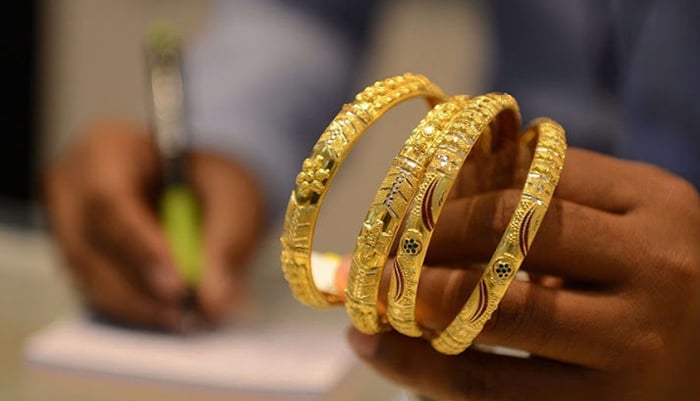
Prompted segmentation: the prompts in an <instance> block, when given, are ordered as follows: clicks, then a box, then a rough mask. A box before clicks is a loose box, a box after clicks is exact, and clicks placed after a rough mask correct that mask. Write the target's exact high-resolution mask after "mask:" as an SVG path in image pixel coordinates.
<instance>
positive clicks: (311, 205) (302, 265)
mask: <svg viewBox="0 0 700 401" xmlns="http://www.w3.org/2000/svg"><path fill="white" fill-rule="evenodd" d="M415 97H425V98H427V100H428V102H429V104H430V106H434V105H435V104H437V103H440V102H442V101H443V100H444V98H445V95H444V94H443V92H442V90H441V89H440V88H438V87H437V86H436V85H434V84H433V83H432V82H430V80H428V79H427V78H426V77H424V76H422V75H414V74H404V75H400V76H396V77H392V78H388V79H385V80H383V81H378V82H376V83H375V84H373V85H371V86H369V87H367V88H366V89H365V90H363V91H362V92H361V93H359V94H358V95H357V96H356V97H355V101H354V102H352V103H350V104H346V105H344V106H343V108H342V110H341V111H340V112H339V113H338V114H337V115H336V117H335V118H334V119H333V121H332V122H331V123H330V124H329V125H328V127H327V128H326V129H325V131H324V132H323V134H322V135H321V137H320V138H319V140H318V142H316V144H315V146H314V147H313V151H312V153H311V155H310V156H309V157H308V158H307V159H306V160H304V163H303V169H302V171H301V172H300V173H299V175H297V177H296V187H295V188H294V190H293V191H292V194H291V196H290V199H289V203H288V206H287V213H286V216H285V220H284V230H283V233H282V236H281V238H280V241H281V242H282V253H281V257H280V259H281V262H282V270H283V271H284V275H285V278H286V279H287V281H288V283H289V286H290V288H291V290H292V293H293V294H294V296H295V298H296V299H297V300H299V301H300V302H301V303H303V304H306V305H310V306H316V307H327V306H331V305H333V304H337V303H339V302H340V300H339V299H338V297H336V296H333V295H331V294H325V293H323V292H321V291H320V290H319V289H318V288H316V286H315V285H314V281H313V276H312V271H311V249H312V242H313V234H314V228H315V226H316V220H317V218H318V213H319V209H320V206H321V204H322V203H323V200H324V199H325V196H326V193H327V189H328V187H329V186H330V184H331V182H332V181H333V178H334V177H335V175H336V173H337V172H338V169H339V167H340V165H341V164H342V163H343V161H344V160H345V158H346V157H347V155H348V153H349V152H350V151H351V150H352V148H353V146H354V145H355V143H356V142H357V140H358V139H359V138H360V137H361V136H362V135H363V134H364V132H365V131H366V130H367V128H368V127H369V126H370V125H371V124H372V123H373V122H374V121H376V120H377V119H378V118H379V117H381V116H382V115H383V114H384V113H385V112H386V111H387V110H389V109H390V108H392V107H393V106H395V105H397V104H399V103H401V102H403V101H405V100H408V99H411V98H415Z"/></svg>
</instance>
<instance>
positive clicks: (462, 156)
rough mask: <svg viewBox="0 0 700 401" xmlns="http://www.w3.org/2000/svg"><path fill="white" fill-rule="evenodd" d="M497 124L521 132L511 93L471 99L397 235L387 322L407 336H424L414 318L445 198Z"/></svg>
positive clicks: (452, 125)
mask: <svg viewBox="0 0 700 401" xmlns="http://www.w3.org/2000/svg"><path fill="white" fill-rule="evenodd" d="M506 112H508V113H506ZM507 117H510V120H509V121H508V123H509V124H501V123H503V122H505V121H504V120H503V119H504V118H507ZM497 118H498V120H496V119H497ZM492 123H494V125H493V126H491V124H492ZM497 127H499V128H501V130H503V129H509V130H510V131H512V132H509V133H508V134H510V135H511V136H512V137H513V138H515V137H516V136H517V134H518V131H519V129H520V110H519V108H518V103H517V102H516V101H515V99H514V98H513V97H512V96H510V95H508V94H496V93H492V94H487V95H482V96H478V97H475V98H473V99H472V100H470V101H469V103H468V105H467V107H466V108H464V109H463V110H462V111H460V112H459V114H458V115H457V117H456V118H455V119H454V120H452V122H451V123H450V124H449V125H448V127H447V128H446V130H445V132H446V133H445V135H444V136H443V138H442V140H441V142H440V144H439V146H438V148H437V151H436V152H435V155H434V156H433V158H432V160H431V161H430V164H429V165H428V168H427V170H426V174H425V177H424V178H423V179H422V181H421V183H420V185H419V187H418V192H417V194H416V196H415V198H414V200H413V206H412V207H411V211H410V213H409V215H408V218H407V219H406V225H405V227H404V229H403V232H402V234H401V236H400V237H399V238H400V240H399V248H398V252H397V255H396V259H394V266H393V270H394V271H393V275H392V276H391V284H390V287H389V295H388V311H387V314H388V317H389V322H390V323H391V325H392V326H393V327H394V329H396V330H397V331H399V332H400V333H402V334H404V335H407V336H411V337H420V336H421V335H422V334H423V332H422V330H421V329H420V327H419V326H418V324H417V322H416V294H417V292H418V281H419V280H420V274H421V270H422V267H423V262H424V260H425V256H426V254H427V251H428V246H429V244H430V240H431V238H432V235H433V229H434V228H435V224H436V222H437V221H438V219H439V216H440V213H441V212H442V207H443V206H444V204H445V200H446V199H447V196H448V195H449V193H450V190H451V189H452V186H453V184H454V182H455V180H456V179H457V175H458V174H459V171H460V169H461V168H462V165H463V164H464V162H465V161H466V159H467V156H468V155H469V153H470V151H471V150H472V147H473V145H474V144H475V143H476V141H477V140H479V137H480V136H481V135H482V133H483V135H484V138H482V139H481V141H486V142H490V141H489V140H490V137H491V135H494V134H495V135H499V134H500V132H493V131H494V130H495V129H497ZM482 143H483V142H480V144H482ZM484 145H489V143H486V144H484Z"/></svg>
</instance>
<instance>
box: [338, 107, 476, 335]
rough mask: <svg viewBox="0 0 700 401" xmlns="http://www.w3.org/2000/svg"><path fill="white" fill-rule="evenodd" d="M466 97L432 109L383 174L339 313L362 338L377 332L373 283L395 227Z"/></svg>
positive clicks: (379, 321) (375, 284)
mask: <svg viewBox="0 0 700 401" xmlns="http://www.w3.org/2000/svg"><path fill="white" fill-rule="evenodd" d="M467 100H468V97H466V96H455V97H451V98H449V99H448V100H447V101H445V102H444V103H441V104H439V105H437V106H435V108H433V109H432V110H431V111H430V112H428V114H427V115H426V117H425V118H423V119H422V120H421V121H420V122H419V123H418V126H416V128H415V129H414V130H413V132H412V133H411V135H410V137H409V138H408V140H406V142H405V144H404V146H403V148H401V150H400V151H399V153H398V155H397V156H396V158H394V161H393V162H392V164H391V167H390V168H389V172H388V173H387V175H386V177H385V178H384V180H383V181H382V184H381V186H380V188H379V190H378V191H377V194H376V195H375V198H374V201H373V202H372V205H371V206H370V208H369V211H368V212H367V216H366V217H365V220H364V223H363V225H362V229H361V232H360V235H359V236H358V238H357V243H356V245H355V251H354V253H353V257H352V263H351V265H350V273H349V276H348V284H347V287H346V289H345V307H346V309H347V312H348V314H349V315H350V318H351V319H352V322H353V324H354V325H355V327H356V328H357V329H358V330H360V331H362V332H364V333H368V334H372V333H377V332H379V331H380V330H381V329H382V326H383V325H384V323H385V322H384V321H382V319H381V318H380V316H379V313H378V311H377V300H378V295H379V282H380V281H381V276H382V272H383V271H384V264H385V263H386V260H387V258H388V255H389V252H390V251H391V245H392V243H393V241H394V239H395V237H396V234H397V232H398V228H399V225H400V224H401V222H402V221H403V219H404V217H405V216H406V213H407V211H408V208H409V205H410V203H411V201H412V199H413V197H414V195H415V193H416V191H417V190H418V183H419V182H420V180H421V179H422V178H423V175H424V174H425V167H426V165H427V163H428V161H429V160H430V158H431V157H432V155H433V153H434V152H435V149H436V147H437V144H438V143H439V142H440V138H441V136H442V135H443V134H444V130H445V128H446V127H447V126H448V125H449V122H450V121H451V120H452V119H453V118H454V117H455V116H456V115H457V113H458V112H459V111H460V110H461V109H462V108H463V107H465V105H466V102H467Z"/></svg>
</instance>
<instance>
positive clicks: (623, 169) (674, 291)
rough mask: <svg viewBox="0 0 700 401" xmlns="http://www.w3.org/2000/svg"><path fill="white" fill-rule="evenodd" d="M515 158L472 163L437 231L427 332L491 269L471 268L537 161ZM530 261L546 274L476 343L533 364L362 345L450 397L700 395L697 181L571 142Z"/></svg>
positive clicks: (371, 358)
mask: <svg viewBox="0 0 700 401" xmlns="http://www.w3.org/2000/svg"><path fill="white" fill-rule="evenodd" d="M520 153H521V154H523V155H526V154H527V153H528V152H520ZM505 154H509V155H508V156H507V157H505V158H503V159H499V158H498V157H496V158H494V159H493V160H494V161H493V163H498V162H499V160H501V161H503V160H516V164H518V165H517V166H511V167H516V168H515V169H514V171H516V172H517V173H516V174H515V175H514V176H512V177H511V176H510V175H502V174H501V175H500V176H494V175H493V174H496V173H494V172H493V171H494V170H493V169H490V168H489V166H481V167H478V166H474V165H471V166H469V167H468V168H467V169H466V171H465V173H464V174H463V175H462V178H461V179H462V180H463V181H462V182H460V185H459V186H458V190H457V191H456V193H455V196H454V197H452V198H451V199H450V200H449V201H448V203H447V204H446V206H445V209H444V212H443V214H442V216H441V218H440V221H439V223H438V225H437V228H436V232H435V235H434V237H433V240H432V244H431V247H430V250H429V255H428V259H427V263H428V264H429V265H431V266H432V267H431V266H426V268H425V269H424V272H423V275H422V277H421V283H420V288H419V291H418V303H417V312H416V313H417V319H418V321H419V322H420V324H421V325H422V326H423V327H425V329H426V332H427V333H428V334H427V335H426V336H428V337H429V336H431V334H430V333H437V332H439V331H440V330H442V329H444V328H445V327H446V326H447V325H448V324H449V323H450V321H451V320H452V319H453V318H454V316H455V315H456V314H457V312H458V311H459V309H460V308H461V307H462V306H463V304H464V302H465V301H466V298H467V297H468V295H469V293H470V292H471V290H472V288H473V286H474V284H475V283H476V281H477V279H478V277H479V276H480V272H479V271H477V270H475V269H470V268H469V266H470V265H473V264H475V263H484V262H486V261H487V260H488V259H489V258H490V256H491V253H492V252H493V251H494V249H495V247H496V244H497V242H498V241H499V240H500V236H501V235H502V233H503V232H504V230H505V228H506V225H507V224H508V221H509V219H510V217H511V214H512V213H513V211H514V210H515V206H516V205H517V203H518V200H519V196H520V190H519V189H514V188H517V186H516V185H515V182H516V181H518V180H517V179H516V178H517V176H520V178H521V179H522V176H523V172H524V171H526V170H527V163H526V160H527V159H528V158H527V157H513V156H514V155H513V149H512V148H511V149H510V150H508V151H506V152H505ZM479 169H480V171H481V173H484V174H485V175H484V176H482V177H481V179H477V177H478V175H475V174H474V173H475V171H476V170H479ZM496 175H498V174H496ZM484 177H486V179H484ZM464 180H469V182H466V181H464ZM487 182H490V183H491V184H490V185H482V184H484V183H487ZM521 182H522V181H521ZM520 185H522V184H520ZM511 188H513V189H511ZM523 269H524V270H526V271H528V272H529V273H530V274H531V276H532V277H535V279H534V280H533V281H531V282H529V283H528V282H519V281H516V282H514V283H513V284H512V285H511V287H510V289H509V290H508V292H507V293H506V296H505V298H504V299H503V301H502V303H501V305H500V308H499V309H498V311H497V312H496V313H495V314H494V316H493V318H492V319H491V320H490V321H489V323H488V324H487V326H486V327H485V329H484V331H483V332H482V333H481V335H480V336H479V337H478V338H477V343H479V344H484V345H499V346H505V347H510V348H516V349H520V350H525V351H528V352H530V353H531V355H532V356H531V357H530V358H526V359H522V358H516V357H510V356H503V355H495V354H491V353H487V352H483V351H480V350H478V347H477V348H474V347H472V348H470V349H468V350H467V351H465V352H464V353H463V354H461V355H458V356H445V355H441V354H439V353H437V352H436V351H434V350H433V349H432V348H431V347H430V345H429V343H428V342H427V341H425V340H422V339H413V338H408V337H404V336H401V335H399V334H397V333H394V332H390V333H383V334H380V335H376V336H367V335H364V334H362V333H360V332H358V331H356V330H353V329H351V331H350V334H349V336H350V337H349V338H350V342H351V344H352V346H353V347H354V349H355V350H356V352H357V353H358V354H359V355H360V356H361V357H362V358H363V359H364V360H365V361H367V362H368V363H369V364H370V365H371V366H372V367H374V368H375V369H376V370H378V371H379V372H380V373H382V374H383V375H385V376H387V377H389V378H390V379H392V380H394V381H396V382H398V383H400V384H402V385H404V386H407V387H410V388H412V389H413V390H415V391H417V392H418V393H420V394H423V395H425V396H428V397H431V398H435V399H440V400H451V401H457V400H484V401H486V400H488V401H492V400H493V401H495V400H515V399H517V400H522V401H527V400H533V401H535V400H536V401H548V400H557V401H559V400H658V401H662V400H664V401H668V400H674V401H677V400H698V399H700V381H698V380H697V379H698V378H699V376H698V372H700V341H698V339H699V338H700V199H699V197H698V193H697V192H696V190H695V189H694V188H693V187H692V186H691V185H690V184H688V183H687V182H685V181H683V180H681V179H680V178H677V177H675V176H673V175H671V174H669V173H666V172H664V171H662V170H660V169H658V168H655V167H652V166H649V165H645V164H640V163H633V162H627V161H621V160H616V159H613V158H610V157H606V156H602V155H599V154H596V153H592V152H588V151H583V150H578V149H570V150H569V151H568V153H567V160H566V166H565V168H564V171H563V173H562V178H561V182H560V185H559V188H558V189H557V192H556V194H555V199H554V200H553V202H552V204H551V206H550V208H549V211H548V213H547V215H546V218H545V219H544V221H543V223H542V226H541V228H540V231H539V234H538V235H537V237H536V239H535V241H534V244H533V246H532V249H531V252H530V254H529V255H528V257H527V258H526V260H525V264H524V265H523ZM389 270H390V269H387V271H389ZM385 281H386V280H385ZM381 291H382V292H381V294H382V295H383V296H384V299H386V291H387V286H386V285H384V287H383V289H382V290H381ZM381 302H382V305H380V306H381V308H384V306H385V302H386V301H385V300H384V301H381ZM432 335H434V334H432Z"/></svg>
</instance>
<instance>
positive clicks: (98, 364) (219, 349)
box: [25, 318, 356, 394]
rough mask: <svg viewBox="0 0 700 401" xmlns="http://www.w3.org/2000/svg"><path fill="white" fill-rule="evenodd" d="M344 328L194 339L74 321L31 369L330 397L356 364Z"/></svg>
mask: <svg viewBox="0 0 700 401" xmlns="http://www.w3.org/2000/svg"><path fill="white" fill-rule="evenodd" d="M342 331H343V330H342V328H337V329H333V328H318V327H316V328H311V327H308V326H291V325H284V326H282V325H274V324H265V325H262V324H260V325H254V324H246V325H238V326H235V327H230V328H227V329H222V330H220V331H217V332H212V333H204V334H195V335H188V336H180V335H170V334H161V333H153V332H143V331H136V330H130V329H124V328H118V327H113V326H108V325H103V324H99V323H94V322H91V321H88V320H87V319H80V318H71V319H64V320H59V321H57V322H55V323H53V324H52V325H50V326H48V327H47V328H45V329H44V330H43V331H41V332H39V333H38V334H36V335H34V336H33V337H32V338H31V339H30V340H29V341H28V343H27V344H26V347H25V357H26V359H27V360H28V362H29V363H30V364H37V365H41V366H44V367H51V368H59V369H64V370H78V371H89V372H95V373H102V374H107V375H117V376H122V377H130V378H138V379H146V380H156V381H164V382H172V383H178V384H191V385H196V386H207V387H215V388H219V389H230V390H234V391H246V392H260V393H296V394H299V393H304V394H325V393H327V392H329V391H332V390H333V389H334V388H335V387H336V386H337V385H338V384H339V383H340V382H341V381H342V379H343V378H344V377H345V376H346V375H347V374H348V372H349V371H350V369H351V367H352V366H353V365H354V364H355V363H356V359H355V358H354V356H353V355H352V353H351V351H350V349H349V348H348V346H347V344H346V342H345V340H344V338H345V336H344V335H343V332H342Z"/></svg>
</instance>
